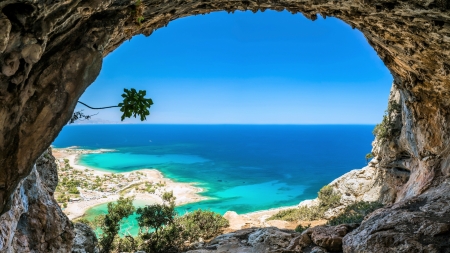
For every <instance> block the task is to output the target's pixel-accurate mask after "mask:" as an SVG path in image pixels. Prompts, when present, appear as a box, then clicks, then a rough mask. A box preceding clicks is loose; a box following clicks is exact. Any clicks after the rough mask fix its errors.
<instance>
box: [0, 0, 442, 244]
mask: <svg viewBox="0 0 450 253" xmlns="http://www.w3.org/2000/svg"><path fill="white" fill-rule="evenodd" d="M266 9H273V10H280V11H281V10H288V11H290V12H292V13H302V14H303V15H305V16H306V17H308V18H309V19H311V20H314V19H316V18H317V15H318V14H319V15H322V16H323V17H327V16H330V17H337V18H339V19H341V20H343V21H345V22H346V23H347V24H349V25H350V26H352V27H353V28H356V29H358V30H360V31H361V32H362V33H363V34H364V36H365V37H366V38H367V40H368V43H369V44H370V45H371V46H372V47H373V48H374V49H375V50H376V52H377V53H378V55H379V56H380V58H381V59H382V60H383V62H384V63H385V65H386V66H387V67H388V68H389V70H390V71H391V73H392V75H393V77H394V84H393V89H392V92H391V98H390V106H389V108H390V110H389V113H388V118H389V126H388V129H387V130H386V136H384V137H383V138H377V140H376V141H375V143H374V149H373V153H374V155H375V159H374V161H373V163H372V167H375V168H377V169H379V170H380V172H377V173H381V174H384V173H386V175H388V174H390V175H394V176H393V178H395V177H396V174H397V173H400V174H401V177H403V175H404V174H405V175H407V176H405V180H406V178H407V180H406V182H405V183H404V184H403V179H400V181H401V182H402V184H397V185H395V187H394V188H392V189H387V188H385V189H384V190H386V191H388V192H390V193H389V194H387V195H386V196H390V197H389V198H392V199H393V198H395V202H397V203H398V204H399V205H402V204H404V205H407V203H408V201H409V199H411V198H415V197H417V196H419V197H420V196H425V195H426V194H429V193H427V191H430V192H432V194H442V192H443V191H437V190H435V189H441V187H443V184H444V182H445V180H446V179H447V178H449V176H450V148H449V147H450V134H449V133H450V124H449V121H450V99H449V94H450V78H449V77H450V1H449V0H426V1H425V0H400V1H396V0H395V1H394V0H340V1H337V0H297V1H293V0H276V1H275V0H245V1H244V0H206V1H205V0H201V1H200V0H186V1H178V0H174V1H168V0H142V1H135V0H65V1H44V0H20V1H19V0H3V1H1V2H0V10H1V11H0V70H1V72H0V213H1V214H3V215H4V216H2V217H6V216H9V217H10V218H5V219H6V220H8V219H9V220H11V228H4V229H6V230H8V229H9V230H11V229H12V227H16V226H17V227H19V228H20V226H19V225H15V223H14V222H13V220H14V217H16V216H17V215H20V213H22V212H23V210H26V209H27V208H29V207H30V206H31V205H28V204H27V203H24V202H23V201H22V200H23V199H24V198H23V197H19V196H21V195H20V194H22V192H24V191H25V190H26V189H27V187H28V186H26V185H24V184H23V182H24V181H23V180H22V179H24V178H25V177H26V176H28V175H29V174H30V172H32V171H33V164H34V163H35V161H36V159H37V158H38V157H39V155H40V154H42V152H43V151H44V150H45V149H46V148H47V147H48V146H49V145H50V143H51V142H52V141H53V140H54V138H55V137H56V136H57V134H58V133H59V131H60V130H61V128H62V127H63V126H64V125H65V124H66V123H67V121H68V120H69V118H70V116H71V114H72V112H73V109H74V107H75V104H76V102H77V100H78V98H79V97H80V96H81V94H82V93H83V91H84V90H85V89H86V88H87V87H88V86H89V84H91V83H92V82H93V81H94V80H95V78H96V77H97V75H98V74H99V71H100V68H101V64H102V58H103V57H105V56H106V55H107V54H108V53H109V52H111V51H113V50H114V49H116V48H117V47H118V46H120V44H121V43H122V42H123V41H125V40H128V39H130V38H131V37H132V36H133V35H136V34H145V35H150V34H151V33H152V32H153V31H154V30H155V29H158V28H161V27H163V26H166V25H167V24H168V23H169V22H170V21H172V20H174V19H177V18H180V17H185V16H189V15H197V14H205V13H210V12H213V11H221V10H226V11H228V12H233V11H235V10H251V11H253V12H256V11H264V10H266ZM141 20H143V21H142V22H141ZM33 173H34V174H35V175H36V179H35V180H36V181H39V178H38V174H37V173H36V172H33ZM32 177H33V176H32ZM381 178H383V177H381ZM33 180H34V179H33ZM21 182H22V183H21ZM19 184H20V186H19ZM29 185H30V186H29V187H31V183H30V184H29ZM18 186H19V187H18ZM20 189H23V190H20ZM421 194H425V195H421ZM427 196H428V195H427ZM425 199H426V201H428V200H429V199H431V197H429V198H425ZM444 199H445V198H439V197H438V195H436V198H435V201H437V202H442V201H444ZM21 201H22V202H21ZM35 201H37V202H35V203H39V201H40V200H35ZM30 203H31V202H30ZM49 203H50V202H49ZM11 204H14V207H15V208H14V209H11V210H10V207H11ZM36 205H38V206H39V204H36ZM50 206H51V205H50ZM51 210H53V211H51ZM51 210H49V211H50V213H52V214H51V215H49V216H45V217H43V218H42V219H41V220H39V222H40V223H37V224H40V226H42V227H41V228H40V230H39V229H37V228H36V229H37V230H36V231H28V232H30V233H33V234H34V233H37V234H39V233H41V232H42V231H45V229H47V228H46V227H45V226H46V224H49V222H52V219H56V220H57V219H58V211H57V210H56V208H55V209H51ZM391 211H392V212H393V213H395V215H396V216H398V220H400V221H402V222H403V223H401V224H397V225H398V226H399V227H401V226H408V225H409V223H408V222H410V221H408V222H407V221H406V220H404V219H402V218H401V217H402V215H404V216H405V217H406V216H407V215H408V211H407V210H406V209H392V210H390V209H386V210H385V211H383V212H384V213H386V215H388V214H389V212H391ZM439 211H440V210H435V212H436V215H438V213H439ZM417 212H422V211H421V210H418V211H417ZM430 212H431V211H430ZM5 215H6V216H5ZM50 217H52V219H50ZM377 217H380V218H381V216H377ZM24 219H25V218H24ZM62 224H64V222H62V223H61V224H59V226H63V225H62ZM371 224H372V226H375V227H377V226H381V224H377V223H371ZM55 225H56V224H55ZM362 227H363V228H364V227H365V226H364V224H363V226H362ZM375 227H374V229H375ZM366 228H367V227H366ZM25 229H26V228H24V227H22V230H23V231H24V233H25ZM367 229H369V228H367ZM39 231H40V232H39ZM56 231H57V230H56ZM61 231H62V230H61ZM358 231H360V233H363V231H362V230H358ZM355 233H356V232H355ZM355 233H352V235H353V236H356V234H355ZM404 233H409V236H411V237H413V236H414V232H413V231H409V232H407V231H406V230H405V232H404ZM40 235H42V236H43V237H39V239H40V241H46V240H50V241H51V240H53V239H54V240H57V239H55V238H59V237H55V238H53V237H52V238H50V237H51V236H47V232H45V233H43V234H40ZM423 235H424V236H425V237H427V238H432V237H433V236H432V235H431V234H426V233H424V234H423ZM67 236H69V235H67ZM379 236H385V237H384V238H385V239H383V240H386V241H392V242H394V241H395V240H396V238H395V237H393V236H392V235H390V234H388V233H385V234H383V235H381V234H379ZM69 237H70V236H69ZM42 238H44V239H42ZM61 238H62V237H61ZM11 240H12V238H11V239H6V240H4V241H3V244H2V246H1V247H5V246H6V247H8V245H10V241H11ZM380 240H381V239H380ZM421 240H422V241H424V240H425V239H421ZM427 240H428V239H427ZM427 240H425V241H427ZM50 241H49V243H48V245H47V246H46V247H53V246H50V245H53V243H52V242H50ZM35 242H36V241H34V240H33V241H29V242H28V244H24V246H23V247H35V245H34V243H35ZM346 242H348V243H350V242H351V240H344V248H345V249H349V250H351V249H353V246H349V247H346V246H345V243H346ZM358 242H359V243H360V246H358V247H365V246H364V245H366V246H367V248H369V246H368V245H369V244H370V243H371V242H370V241H369V240H363V239H361V240H360V241H358ZM55 247H56V246H55Z"/></svg>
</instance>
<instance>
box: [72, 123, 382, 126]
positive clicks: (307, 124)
mask: <svg viewBox="0 0 450 253" xmlns="http://www.w3.org/2000/svg"><path fill="white" fill-rule="evenodd" d="M91 125H260V126H270V125H278V126H289V125H290V126H322V125H332V126H336V125H342V126H348V125H358V126H375V125H377V124H376V123H86V124H82V123H80V124H76V123H75V124H68V125H66V126H91Z"/></svg>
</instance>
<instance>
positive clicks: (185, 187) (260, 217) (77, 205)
mask: <svg viewBox="0 0 450 253" xmlns="http://www.w3.org/2000/svg"><path fill="white" fill-rule="evenodd" d="M52 150H53V155H54V156H55V158H56V159H57V160H58V161H59V162H60V163H61V162H62V160H64V159H68V164H69V165H70V166H71V167H73V169H74V170H78V171H82V172H85V171H86V170H88V171H89V172H90V174H91V175H92V176H93V177H96V176H99V177H104V176H105V175H111V174H120V175H124V176H129V175H130V174H132V173H137V172H139V173H143V174H144V175H145V176H146V178H147V181H153V182H164V183H165V185H166V186H165V187H164V188H163V189H161V190H160V192H163V191H172V192H173V194H174V196H175V197H176V205H177V206H180V205H184V204H189V203H195V202H199V201H202V200H207V199H208V198H207V197H205V196H202V195H200V194H199V193H201V192H203V191H204V189H203V188H200V187H197V186H195V182H192V183H181V182H175V181H174V180H172V179H170V178H166V177H164V175H163V174H162V172H161V171H159V170H157V169H155V168H151V169H149V168H145V169H140V170H134V171H131V172H107V171H103V170H99V169H97V168H92V167H87V166H83V165H80V164H78V160H79V158H80V156H81V155H83V154H98V153H106V152H114V151H115V150H114V149H92V150H91V149H80V148H79V147H76V146H74V147H68V148H52ZM125 188H126V187H125ZM87 192H89V191H87ZM91 192H92V191H91ZM120 196H121V195H120V194H117V193H110V194H104V195H103V196H102V197H98V198H96V199H92V200H81V201H76V202H68V203H67V207H66V208H63V212H64V213H65V214H66V215H67V216H68V217H69V219H71V220H73V219H77V218H81V217H83V216H85V215H86V212H87V211H88V210H89V209H91V208H93V207H95V206H98V205H101V204H105V203H109V202H113V201H117V200H118V199H119V197H120ZM123 196H124V197H129V196H134V200H138V201H145V202H146V203H149V204H154V203H162V199H161V197H160V196H158V195H157V194H150V193H130V194H125V195H123ZM311 201H312V200H304V201H301V202H300V203H299V204H297V205H292V206H282V207H275V208H270V209H266V210H258V211H253V212H249V213H244V214H237V213H236V212H234V211H232V210H229V211H227V212H226V213H225V214H224V215H223V216H224V217H225V218H226V219H227V220H228V221H229V222H230V227H229V228H228V230H229V231H230V232H231V231H235V230H239V229H243V228H249V227H271V226H275V227H278V228H281V229H294V228H295V227H296V226H297V225H299V224H301V225H307V224H309V223H311V224H312V225H321V224H323V223H324V221H321V220H319V221H309V222H287V221H280V220H271V221H267V219H268V218H269V217H271V216H272V215H274V214H276V213H278V212H279V211H282V210H287V209H291V208H296V207H299V206H300V205H302V203H310V202H311Z"/></svg>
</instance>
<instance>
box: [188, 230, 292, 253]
mask: <svg viewBox="0 0 450 253" xmlns="http://www.w3.org/2000/svg"><path fill="white" fill-rule="evenodd" d="M298 235H299V234H298V233H295V232H294V231H289V230H286V231H283V230H279V229H277V228H274V227H270V228H249V229H243V230H238V231H236V232H233V233H228V234H224V235H220V236H218V237H216V238H214V239H213V240H212V241H211V242H209V243H208V244H206V245H202V246H201V247H199V249H196V250H191V251H188V252H187V253H225V252H227V253H244V252H248V253H257V252H258V253H259V252H266V253H275V252H285V250H287V248H288V247H289V245H290V243H291V241H292V240H293V239H294V238H295V237H296V236H298Z"/></svg>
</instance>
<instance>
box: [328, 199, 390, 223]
mask: <svg viewBox="0 0 450 253" xmlns="http://www.w3.org/2000/svg"><path fill="white" fill-rule="evenodd" d="M381 207H383V204H381V203H380V202H366V201H361V202H356V203H354V204H351V205H349V206H347V207H346V208H345V210H344V212H343V213H341V214H340V215H338V216H337V217H335V218H333V219H331V220H329V221H328V224H329V225H332V226H336V225H339V224H349V223H361V222H362V221H363V220H364V217H366V216H367V215H368V214H370V213H371V212H373V211H375V210H377V209H378V208H381Z"/></svg>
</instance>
